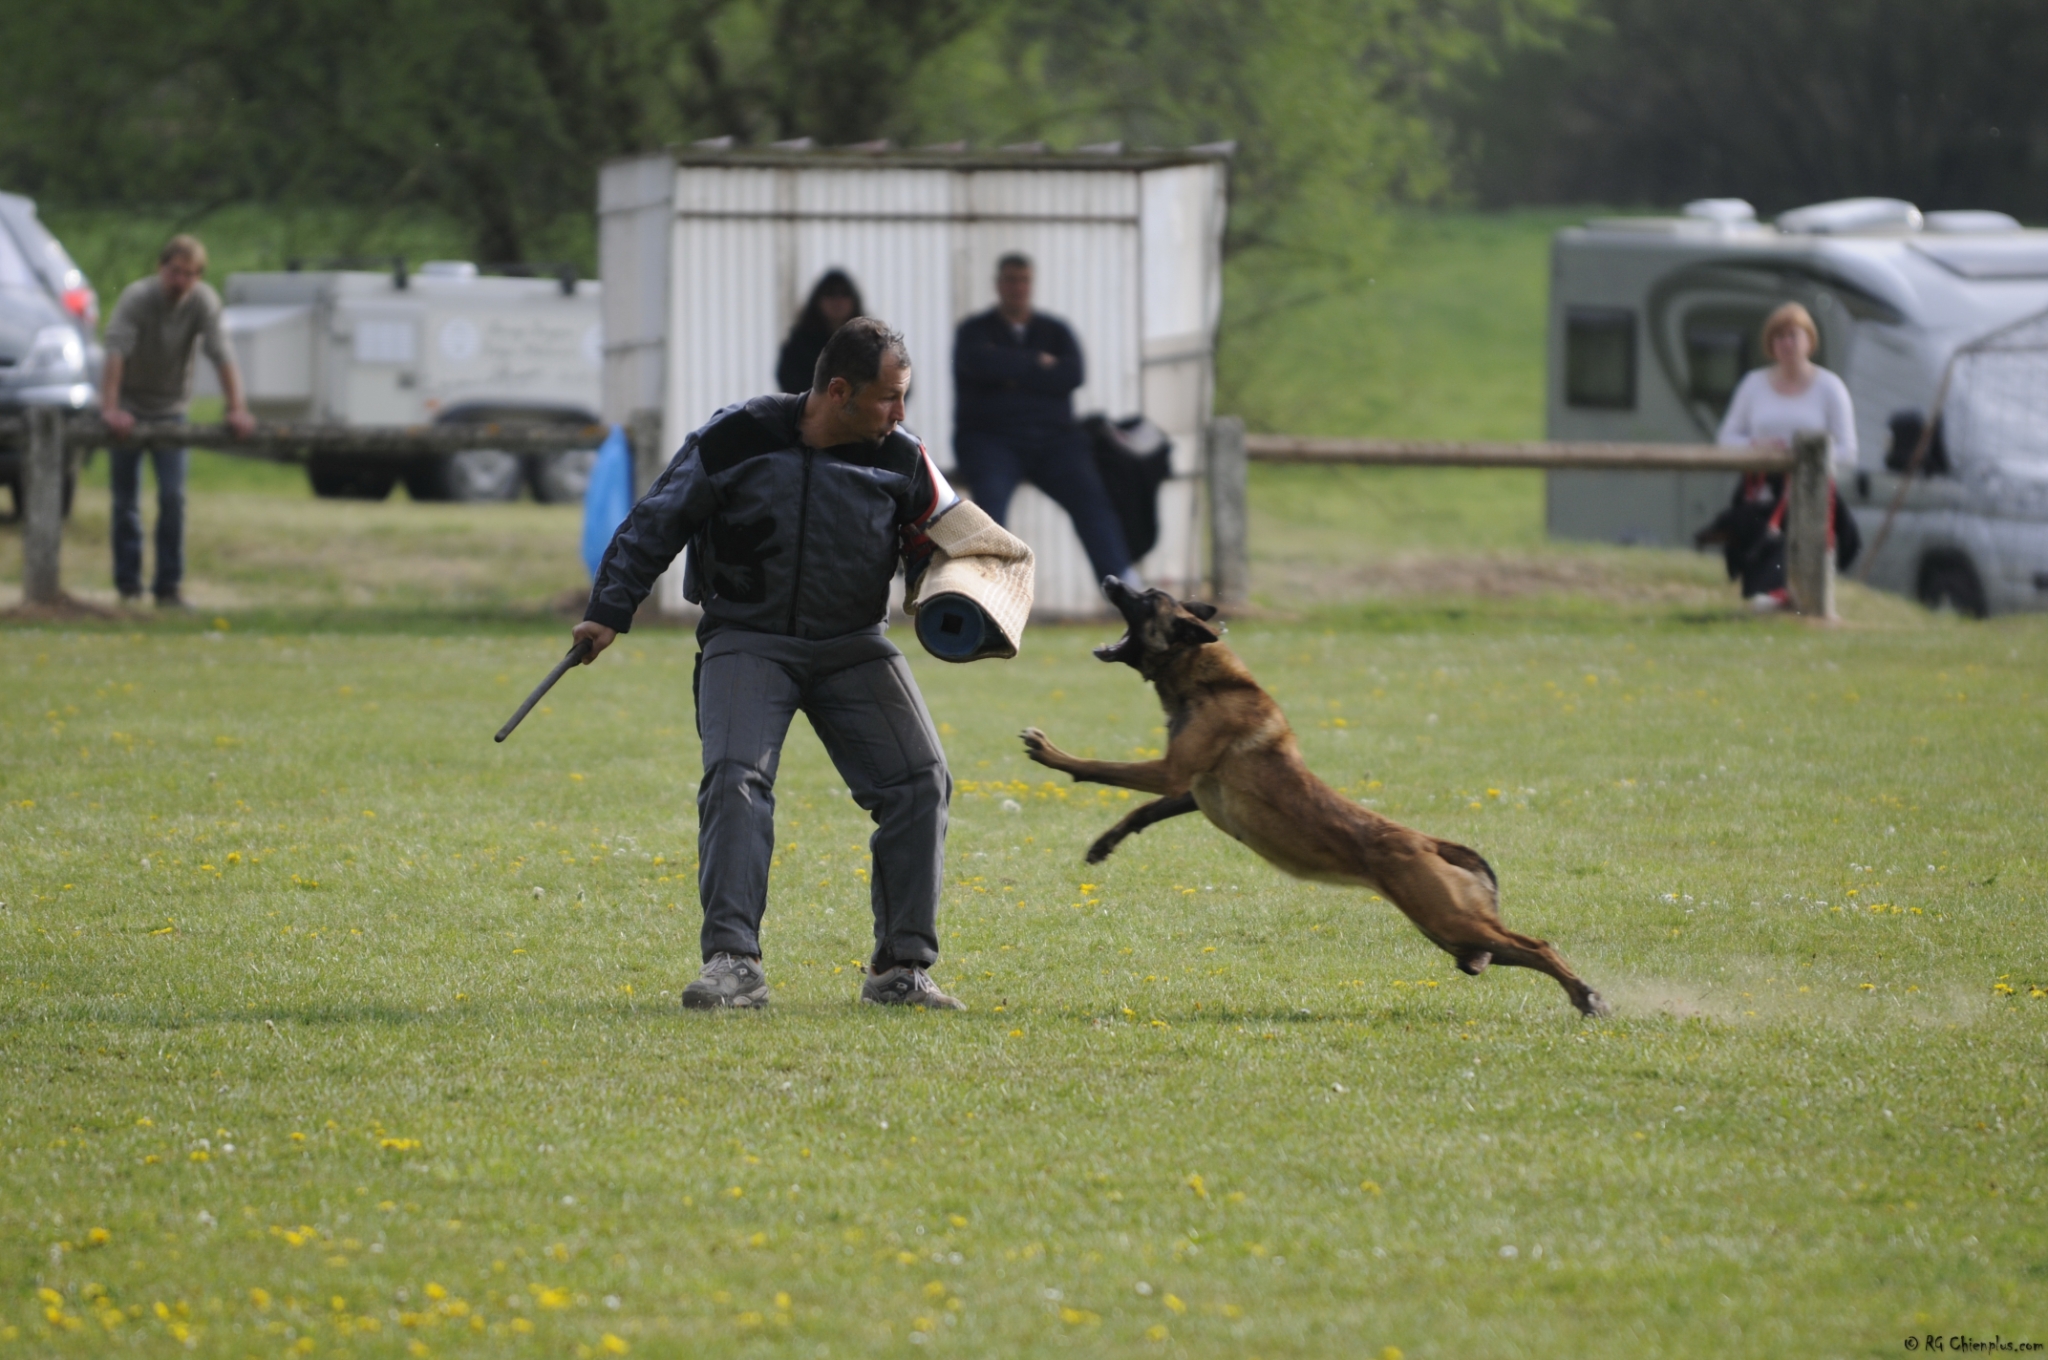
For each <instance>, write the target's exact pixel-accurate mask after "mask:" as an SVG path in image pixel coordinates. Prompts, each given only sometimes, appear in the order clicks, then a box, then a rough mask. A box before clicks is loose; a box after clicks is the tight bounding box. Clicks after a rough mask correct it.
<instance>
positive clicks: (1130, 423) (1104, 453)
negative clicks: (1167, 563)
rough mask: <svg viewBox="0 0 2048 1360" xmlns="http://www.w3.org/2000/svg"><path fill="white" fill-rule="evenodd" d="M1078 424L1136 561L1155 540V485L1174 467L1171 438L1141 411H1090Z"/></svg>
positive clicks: (1157, 503) (1156, 505)
mask: <svg viewBox="0 0 2048 1360" xmlns="http://www.w3.org/2000/svg"><path fill="white" fill-rule="evenodd" d="M1081 426H1082V428H1083V429H1085V430H1087V432H1088V443H1089V446H1090V448H1091V449H1092V451H1093V452H1094V455H1095V470H1096V472H1097V473H1099V474H1100V475H1101V477H1102V486H1103V489H1104V490H1105V491H1107V492H1108V493H1109V503H1110V506H1111V507H1112V508H1113V509H1114V510H1115V511H1116V520H1117V523H1118V524H1119V525H1121V526H1122V528H1123V531H1124V546H1125V547H1127V548H1129V549H1130V552H1131V561H1133V562H1137V561H1139V560H1141V559H1142V558H1143V557H1144V556H1145V554H1146V553H1149V552H1151V551H1152V549H1153V547H1154V546H1156V545H1157V544H1158V542H1159V487H1160V484H1161V483H1163V482H1164V481H1165V480H1166V476H1167V473H1168V472H1169V471H1171V469H1172V461H1173V441H1172V440H1171V439H1168V438H1167V437H1166V432H1165V431H1163V430H1161V429H1160V428H1159V427H1158V426H1157V425H1154V424H1153V423H1152V422H1151V421H1149V420H1147V419H1145V417H1143V416H1126V417H1124V418H1123V419H1122V420H1111V419H1110V418H1109V417H1108V416H1104V415H1092V416H1089V417H1087V418H1086V419H1084V420H1083V421H1082V422H1081Z"/></svg>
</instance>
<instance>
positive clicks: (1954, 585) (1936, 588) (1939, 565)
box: [1917, 552, 1991, 619]
mask: <svg viewBox="0 0 2048 1360" xmlns="http://www.w3.org/2000/svg"><path fill="white" fill-rule="evenodd" d="M1917 593H1918V595H1919V596H1920V603H1922V604H1924V605H1926V606H1927V607H1928V608H1929V609H1940V608H1942V607H1943V606H1947V607H1948V608H1950V609H1953V610H1955V611H1956V613H1958V614H1963V615H1966V616H1968V617H1969V618H1973V619H1981V618H1983V617H1984V616H1985V615H1986V614H1988V613H1990V612H1991V611H1990V610H1989V608H1988V607H1987V606H1986V603H1985V599H1984V583H1983V581H1982V580H1980V579H1979V578H1978V576H1977V569H1976V567H1974V566H1972V565H1971V564H1970V559H1969V558H1967V557H1965V556H1963V555H1962V554H1961V553H1956V552H1935V553H1929V554H1928V555H1927V556H1926V558H1925V559H1924V560H1922V561H1921V563H1920V584H1919V590H1918V592H1917Z"/></svg>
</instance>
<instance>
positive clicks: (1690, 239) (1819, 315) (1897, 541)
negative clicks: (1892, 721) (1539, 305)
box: [1547, 199, 2048, 614]
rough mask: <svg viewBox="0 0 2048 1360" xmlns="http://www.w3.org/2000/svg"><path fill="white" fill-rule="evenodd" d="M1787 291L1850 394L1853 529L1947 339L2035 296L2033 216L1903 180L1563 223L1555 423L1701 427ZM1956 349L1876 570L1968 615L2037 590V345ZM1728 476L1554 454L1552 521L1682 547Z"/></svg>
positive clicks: (2041, 238) (1606, 435)
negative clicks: (1558, 463)
mask: <svg viewBox="0 0 2048 1360" xmlns="http://www.w3.org/2000/svg"><path fill="white" fill-rule="evenodd" d="M1788 301H1796V302H1800V303H1803V304H1804V305H1805V306H1806V308H1807V310H1808V311H1810V312H1811V313H1812V314H1813V318H1814V321H1815V323H1816V325H1817V326H1818V327H1819V329H1820V336H1821V344H1820V350H1819V352H1818V354H1817V355H1816V356H1815V357H1816V359H1817V360H1818V361H1819V362H1820V363H1822V364H1824V365H1826V366H1827V367H1828V368H1830V369H1832V370H1834V371H1835V372H1836V373H1838V374H1840V375H1841V377H1842V379H1843V381H1844V382H1846V383H1847V384H1848V387H1849V392H1850V395H1851V397H1852V398H1853V399H1854V402H1855V407H1856V441H1857V446H1858V455H1859V466H1858V469H1857V471H1856V473H1855V474H1854V476H1853V477H1850V478H1844V479H1843V480H1842V485H1841V493H1842V494H1843V495H1844V497H1845V498H1846V499H1847V502H1848V504H1849V506H1850V508H1851V510H1852V512H1853V513H1854V514H1855V516H1856V520H1857V524H1858V527H1859V528H1860V529H1861V530H1862V531H1863V538H1864V542H1865V544H1866V545H1868V544H1870V543H1871V541H1872V539H1873V537H1874V536H1875V534H1876V532H1877V530H1878V528H1879V526H1880V525H1881V524H1882V523H1883V521H1884V519H1885V515H1886V511H1887V508H1888V507H1889V505H1890V504H1891V502H1892V500H1893V498H1894V496H1895V494H1897V493H1898V492H1899V491H1900V483H1901V481H1902V480H1903V478H1902V475H1901V474H1902V472H1903V469H1904V466H1905V463H1906V460H1907V458H1908V456H1909V455H1910V454H1911V452H1912V450H1911V448H1910V447H1905V446H1903V445H1902V444H1901V442H1900V441H1899V440H1898V439H1895V437H1894V435H1895V432H1897V431H1903V432H1906V433H1907V434H1908V435H1909V436H1910V434H1911V432H1913V431H1914V430H1915V429H1916V425H1915V419H1916V417H1918V418H1923V419H1924V417H1925V416H1926V414H1927V413H1928V412H1929V411H1930V409H1931V408H1932V407H1933V406H1934V403H1935V400H1936V394H1937V389H1938V388H1939V387H1940V386H1941V380H1942V375H1943V372H1944V371H1945V370H1946V369H1948V368H1949V366H1950V364H1951V361H1952V360H1956V359H1957V356H1958V355H1959V354H1960V355H1962V356H1964V359H1965V360H1966V361H1967V360H1968V359H1969V357H1970V355H1971V353H1972V351H1973V346H1976V345H1977V344H1978V342H1981V341H1983V340H1984V339H1985V337H1987V336H1992V335H1994V334H1997V333H1999V332H2002V331H2007V330H2008V328H2010V327H2012V326H2013V325H2014V323H2016V322H2019V321H2021V320H2023V319H2024V318H2027V317H2030V316H2034V315H2036V314H2038V313H2040V312H2042V311H2043V310H2044V309H2048V231H2038V230H2027V229H2025V228H2022V227H2021V226H2020V224H2019V223H2018V222H2016V221H2014V220H2013V219H2012V218H2010V217H2008V216H2006V215H2005V214H2003V213H1993V212H1930V213H1925V214H1923V213H1921V212H1920V211H1919V210H1918V209H1917V208H1915V207H1914V206H1913V205H1912V204H1909V203H1904V202H1901V201H1899V200H1896V199H1849V200H1844V201H1841V202H1836V203H1823V204H1816V205H1814V206H1812V207H1808V208H1800V209H1795V210H1793V211H1791V212H1787V213H1785V214H1783V215H1781V216H1780V217H1779V218H1778V219H1777V221H1776V223H1775V224H1774V225H1765V224H1763V223H1760V222H1758V221H1757V220H1756V216H1755V214H1754V213H1753V212H1752V211H1751V210H1750V208H1749V205H1748V204H1746V203H1742V202H1740V201H1739V200H1732V199H1707V200H1702V201H1700V202H1698V203H1694V204H1689V205H1687V207H1686V209H1685V211H1684V213H1683V214H1682V215H1680V216H1676V217H1610V218H1596V219H1594V220H1592V221H1589V222H1587V223H1586V224H1585V225H1584V226H1580V227H1570V228H1567V229H1565V230H1563V231H1561V232H1559V233H1558V234H1557V237H1556V239H1555V241H1554V242H1553V245H1552V251H1551V293H1550V329H1549V355H1550V364H1549V378H1548V399H1547V407H1548V413H1549V414H1548V432H1549V436H1550V437H1551V438H1552V439H1564V440H1616V441H1642V440H1649V441H1657V440H1671V441H1677V442H1688V443H1689V442H1698V441H1700V440H1702V439H1707V440H1711V439H1712V438H1713V437H1714V436H1715V434H1716V432H1717V430H1718V428H1719V425H1720V420H1721V417H1722V415H1723V413H1724V412H1725V411H1726V410H1727V405H1728V400H1729V398H1730V396H1731V395H1732V394H1733V392H1734V389H1735V384H1736V382H1737V381H1738V380H1739V379H1740V378H1741V377H1742V375H1743V373H1744V372H1746V371H1747V370H1749V369H1751V368H1754V367H1758V366H1761V365H1762V364H1763V363H1765V362H1766V358H1765V356H1763V355H1762V354H1761V353H1760V352H1759V351H1758V348H1757V347H1758V343H1759V341H1758V331H1759V329H1760V328H1761V325H1762V322H1763V320H1764V318H1765V316H1767V315H1768V314H1769V313H1770V311H1771V310H1772V309H1773V308H1775V307H1777V306H1778V305H1779V304H1780V303H1784V302H1788ZM1966 366H1970V367H1972V371H1973V372H1979V376H1977V377H1975V378H1973V380H1971V381H1968V382H1963V383H1959V384H1958V385H1957V387H1956V389H1955V390H1954V391H1952V392H1951V393H1950V394H1949V399H1948V403H1947V405H1946V407H1945V408H1944V411H1943V413H1942V416H1941V420H1940V428H1941V430H1942V432H1943V434H1944V439H1943V441H1942V443H1941V444H1940V445H1938V446H1937V447H1938V448H1939V449H1940V450H1941V452H1943V453H1944V454H1945V455H1946V457H1945V459H1943V460H1940V462H1939V464H1938V465H1937V467H1936V468H1935V469H1934V470H1933V471H1932V473H1931V475H1926V474H1925V473H1923V475H1920V476H1915V477H1913V478H1912V479H1911V482H1910V484H1908V485H1907V486H1905V488H1904V496H1903V501H1902V505H1901V513H1900V514H1899V515H1898V517H1897V520H1896V522H1895V523H1894V525H1893V528H1892V530H1891V532H1890V534H1889V536H1888V537H1887V539H1886V541H1885V543H1884V546H1883V547H1882V549H1881V550H1880V551H1879V552H1877V554H1876V555H1875V556H1874V558H1873V559H1872V561H1871V563H1870V566H1871V576H1870V580H1871V582H1872V583H1873V584H1875V585H1878V586H1881V587H1883V588H1885V589H1889V590H1895V591H1898V592H1900V593H1902V594H1913V595H1917V596H1918V597H1919V598H1921V599H1923V600H1925V601H1927V602H1928V603H1929V604H1940V603H1948V604H1952V605H1954V606H1955V607H1957V608H1959V609H1962V610H1964V611H1966V612H1970V613H1977V614H1982V613H1999V612H2006V611H2011V610H2020V609H2042V608H2048V346H2044V345H2035V346H2034V347H2033V348H2031V349H2028V348H2025V346H2024V342H2022V341H2010V342H2008V343H2007V344H2006V346H2005V348H2004V350H2003V352H2002V353H2001V355H2000V356H1999V360H1998V363H1997V364H1996V365H1995V366H1994V365H1988V364H1975V365H1973V366H1972V365H1966ZM1993 367H1995V368H1996V370H1997V371H1996V372H1995V373H1993V372H1992V371H1991V370H1992V368H1993ZM1911 442H1913V441H1912V440H1911V439H1910V438H1908V439H1907V440H1906V441H1905V443H1906V444H1910V443H1911ZM1733 488H1734V480H1733V479H1732V478H1731V477H1729V476H1727V475H1725V474H1722V475H1716V474H1709V473H1673V472H1588V471H1553V472H1551V473H1549V474H1548V487H1547V519H1548V525H1549V531H1550V533H1551V534H1552V535H1553V536H1555V537H1559V538H1579V539H1598V540H1606V541H1609V542H1621V543H1647V544H1666V545H1674V546H1675V545H1680V544H1687V543H1690V542H1691V540H1692V536H1693V535H1694V534H1695V533H1696V532H1697V531H1698V530H1699V529H1700V528H1702V527H1703V526H1704V525H1706V524H1707V523H1708V522H1709V521H1711V520H1712V519H1713V518H1714V516H1715V515H1716V514H1717V513H1719V511H1720V510H1721V509H1722V508H1723V507H1725V506H1726V505H1727V503H1728V499H1729V495H1730V493H1731V491H1732V490H1733ZM1861 566H1862V564H1861V563H1859V564H1858V567H1859V569H1860V568H1861Z"/></svg>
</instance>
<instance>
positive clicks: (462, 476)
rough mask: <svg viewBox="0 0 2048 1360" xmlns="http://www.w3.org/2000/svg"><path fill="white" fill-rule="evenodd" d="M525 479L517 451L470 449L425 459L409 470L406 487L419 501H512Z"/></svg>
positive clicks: (406, 475) (515, 498)
mask: <svg viewBox="0 0 2048 1360" xmlns="http://www.w3.org/2000/svg"><path fill="white" fill-rule="evenodd" d="M522 480H523V473H522V469H521V468H520V465H519V458H518V456H517V455H516V454H510V453H502V452H500V451H499V450H497V449H467V450H464V451H463V452H461V453H451V454H449V455H448V456H447V457H445V458H426V459H422V460H421V461H420V462H419V463H417V464H415V465H414V466H413V467H412V468H410V469H409V470H408V471H407V472H406V474H405V489H406V491H408V492H409V493H411V495H412V498H413V499H414V500H416V501H510V500H517V499H519V488H520V484H521V482H522Z"/></svg>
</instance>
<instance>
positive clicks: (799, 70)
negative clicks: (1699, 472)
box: [0, 0, 1575, 262]
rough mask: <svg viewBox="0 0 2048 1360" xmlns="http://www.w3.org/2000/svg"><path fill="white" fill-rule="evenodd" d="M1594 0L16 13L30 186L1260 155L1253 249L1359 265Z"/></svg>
mask: <svg viewBox="0 0 2048 1360" xmlns="http://www.w3.org/2000/svg"><path fill="white" fill-rule="evenodd" d="M1574 3H1575V0H1038V3H1033V4H1025V3H1022V0H211V3H206V4H201V3H198V0H150V3H147V4H145V3H141V0H75V3H73V4H71V5H68V6H53V5H20V6H8V7H5V9H4V10H0V50H5V51H7V52H9V53H10V54H11V60H10V63H9V64H10V68H11V71H10V76H11V79H10V82H9V88H8V90H7V91H6V93H5V94H0V110H4V120H0V182H5V183H6V184H8V185H9V187H13V188H17V189H20V190H24V191H26V192H30V193H34V194H38V195H44V196H48V197H50V198H53V199H55V200H58V201H62V202H66V203H74V204H88V203H89V204H120V203H123V202H152V203H161V202H169V201H175V202H180V203H187V204H194V205H199V206H201V207H202V208H203V206H204V205H208V204H219V203H228V202H247V201H255V202H271V203H292V202H297V203H309V202H329V203H347V204H352V205H358V206H360V205H390V206H392V207H398V206H409V205H420V204H426V205H431V206H433V207H437V208H439V209H441V210H443V211H446V212H448V213H450V214H453V215H454V216H456V217H457V218H459V219H460V220H461V221H463V222H464V223H465V224H466V226H467V229H468V231H469V232H470V234H471V236H472V238H473V240H474V242H475V251H476V253H477V255H478V256H479V257H480V258H482V259H487V260H505V261H509V260H514V259H520V258H524V257H528V256H532V255H535V254H537V253H542V252H544V251H545V250H546V249H547V248H548V246H549V243H550V242H551V241H553V240H557V239H560V237H561V235H562V233H561V232H560V231H559V230H558V227H559V224H560V223H562V222H563V221H565V220H567V219H569V218H572V217H578V216H580V217H583V218H587V216H588V214H589V212H590V208H591V202H592V198H593V192H594V191H593V184H594V175H595V169H596V166H597V165H598V164H599V163H600V162H601V161H603V160H604V159H605V158H606V157H608V156H613V155H618V154H622V153H627V152H632V151H638V150H643V149H646V148H649V147H653V146H658V145H661V144H663V143H665V142H674V141H683V140H689V139H694V138H702V137H712V136H720V135H731V136H734V137H736V138H737V139H739V140H740V141H742V142H754V143H759V142H766V141H772V140H777V139H783V138H791V137H799V136H810V137H813V138H815V139H817V141H818V142H819V143H820V144H823V145H838V144H846V143H853V142H861V141H867V140H871V139H878V138H891V139H894V140H896V141H897V142H899V143H905V144H911V145H916V144H920V143H929V142H949V141H954V140H958V139H970V140H972V141H975V142H977V143H979V144H983V145H988V144H997V145H1000V144H1003V143H1008V142H1016V141H1025V140H1048V141H1051V142H1053V143H1054V144H1056V145H1073V144H1076V143H1080V142H1089V141H1107V140H1122V141H1126V142H1129V143H1132V144H1158V145H1185V144H1188V143H1191V142H1208V141H1221V140H1233V141H1236V142H1237V143H1238V144H1239V146H1240V148H1241V154H1240V157H1239V160H1238V177H1237V204H1238V211H1237V213H1236V214H1235V215H1234V235H1233V246H1234V247H1238V246H1261V247H1267V248H1271V249H1273V250H1275V251H1277V252H1281V253H1286V252H1294V253H1300V252H1303V251H1306V252H1310V253H1312V254H1317V255H1319V256H1320V257H1325V258H1328V259H1330V260H1333V261H1340V262H1341V261H1342V260H1343V259H1346V258H1349V257H1351V256H1354V255H1356V254H1357V253H1358V251H1359V250H1360V249H1361V248H1363V247H1366V246H1368V245H1369V244H1370V242H1371V240H1372V235H1371V233H1370V231H1360V230H1357V229H1356V228H1357V226H1358V223H1359V220H1360V218H1361V214H1360V209H1361V208H1365V209H1369V208H1370V207H1371V206H1372V205H1374V204H1376V203H1380V202H1384V201H1386V200H1387V199H1389V198H1410V199H1427V198H1430V197H1432V196H1436V195H1440V194H1441V193H1443V192H1444V191H1445V189H1446V187H1447V186H1448V184H1449V175H1448V169H1449V166H1448V161H1447V159H1446V157H1445V154H1444V145H1443V140H1442V138H1441V137H1440V136H1439V135H1438V132H1437V131H1436V126H1435V125H1434V124H1432V123H1431V121H1430V120H1429V118H1428V115H1427V110H1426V108H1425V102H1426V99H1427V97H1428V96H1430V95H1431V94H1432V92H1437V93H1441V91H1442V86H1443V83H1444V81H1445V79H1446V78H1447V76H1448V74H1449V73H1450V72H1452V71H1453V70H1459V69H1466V68H1469V67H1471V66H1473V65H1474V64H1475V63H1481V64H1483V63H1484V62H1487V61H1490V60H1492V59H1493V54H1495V53H1496V52H1497V51H1498V50H1501V49H1505V48H1510V47H1512V46H1514V45H1515V44H1516V43H1517V42H1518V41H1520V40H1521V37H1522V35H1524V34H1525V33H1526V32H1528V31H1531V30H1537V31H1547V28H1549V27H1554V26H1555V23H1556V21H1557V20H1558V19H1559V18H1560V17H1561V16H1563V15H1566V14H1569V13H1570V12H1571V7H1572V5H1573V4H1574Z"/></svg>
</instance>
